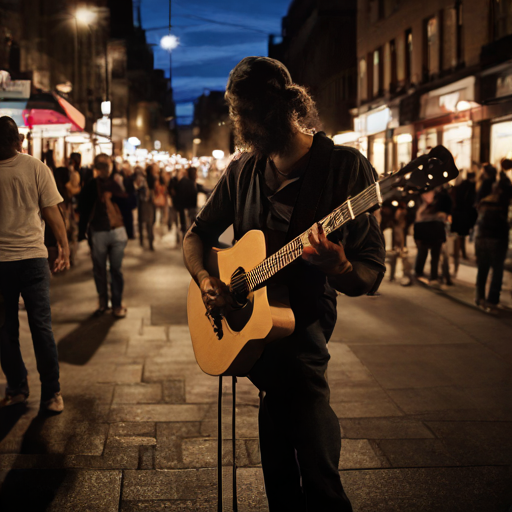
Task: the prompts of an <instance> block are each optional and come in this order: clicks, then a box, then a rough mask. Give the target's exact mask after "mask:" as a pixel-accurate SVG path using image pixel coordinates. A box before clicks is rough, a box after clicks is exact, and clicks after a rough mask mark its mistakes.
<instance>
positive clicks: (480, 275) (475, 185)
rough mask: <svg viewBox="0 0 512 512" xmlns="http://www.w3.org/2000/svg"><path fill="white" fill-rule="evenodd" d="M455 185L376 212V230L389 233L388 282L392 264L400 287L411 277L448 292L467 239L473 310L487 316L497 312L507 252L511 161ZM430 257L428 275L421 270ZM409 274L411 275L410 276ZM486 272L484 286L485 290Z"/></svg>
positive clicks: (397, 198)
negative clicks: (411, 252)
mask: <svg viewBox="0 0 512 512" xmlns="http://www.w3.org/2000/svg"><path fill="white" fill-rule="evenodd" d="M462 175H463V173H461V179H460V180H459V181H458V182H457V183H456V184H455V185H451V184H446V185H444V186H441V187H438V188H437V189H435V190H433V191H429V192H426V193H424V194H422V195H420V196H411V195H407V196H406V198H405V196H404V197H402V196H401V195H400V194H398V195H397V196H393V197H390V198H388V199H387V200H386V201H385V202H384V204H383V208H382V212H381V229H382V230H383V231H384V230H386V229H387V228H391V230H392V231H391V233H392V242H391V245H392V250H391V251H390V252H389V261H390V263H391V271H390V280H394V279H395V273H396V266H397V260H398V259H401V260H402V264H403V277H402V278H401V281H400V283H401V284H403V285H409V284H411V283H412V279H413V277H416V279H417V280H418V281H419V282H421V283H423V284H426V285H429V286H432V287H435V288H439V287H442V286H452V285H453V278H455V277H456V276H457V273H458V271H459V266H460V260H461V258H462V259H463V260H469V259H470V257H469V255H468V250H467V241H468V238H469V239H470V240H471V241H472V242H474V255H475V263H476V267H477V278H476V288H475V304H476V305H477V306H478V307H480V308H481V309H482V310H484V311H486V312H488V313H494V312H496V309H497V308H499V307H500V294H501V289H502V284H503V276H504V270H505V262H506V258H507V251H508V248H509V230H510V226H511V218H512V217H511V212H510V209H511V199H512V182H511V178H512V160H510V159H506V158H504V159H502V161H501V163H500V170H499V171H498V169H496V167H494V166H493V165H491V164H488V163H487V164H484V165H482V166H481V167H480V168H479V169H478V170H477V172H467V173H466V177H465V178H464V179H462ZM410 231H412V233H413V238H414V242H415V244H416V248H417V252H416V260H415V263H414V267H413V266H412V265H411V263H410V262H409V259H408V248H407V234H408V233H409V232H410ZM429 255H430V273H429V275H428V276H427V275H426V274H425V265H426V262H427V259H428V256H429ZM413 268H414V272H413ZM491 271H492V275H491V279H490V284H489V286H488V285H487V281H488V278H489V274H490V273H491Z"/></svg>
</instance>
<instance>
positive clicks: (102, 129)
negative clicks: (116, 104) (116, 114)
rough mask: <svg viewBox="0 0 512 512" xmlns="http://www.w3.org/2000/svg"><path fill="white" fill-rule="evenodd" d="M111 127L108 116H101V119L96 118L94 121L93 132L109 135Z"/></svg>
mask: <svg viewBox="0 0 512 512" xmlns="http://www.w3.org/2000/svg"><path fill="white" fill-rule="evenodd" d="M111 129H112V126H111V120H110V118H108V117H102V118H101V119H98V121H96V130H95V132H96V133H97V134H99V135H105V136H107V137H110V133H111Z"/></svg>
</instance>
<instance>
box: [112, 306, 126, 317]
mask: <svg viewBox="0 0 512 512" xmlns="http://www.w3.org/2000/svg"><path fill="white" fill-rule="evenodd" d="M127 312H128V310H127V309H126V308H125V307H123V306H120V307H118V308H114V309H113V311H112V314H113V315H114V316H115V317H116V318H124V317H125V316H126V313H127Z"/></svg>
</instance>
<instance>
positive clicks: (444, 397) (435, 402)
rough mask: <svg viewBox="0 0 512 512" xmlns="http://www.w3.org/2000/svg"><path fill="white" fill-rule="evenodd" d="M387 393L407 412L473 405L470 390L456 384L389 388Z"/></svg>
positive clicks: (451, 408)
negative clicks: (415, 387)
mask: <svg viewBox="0 0 512 512" xmlns="http://www.w3.org/2000/svg"><path fill="white" fill-rule="evenodd" d="M388 393H389V396H390V397H391V399H392V400H393V401H394V402H395V403H396V404H397V405H398V406H399V407H400V408H401V409H402V410H403V411H404V412H406V413H407V414H421V413H422V412H428V411H438V410H442V409H448V410H455V409H471V408H472V407H474V400H473V398H472V396H471V392H470V391H466V390H463V389H461V388H459V387H456V386H447V387H436V388H420V389H391V390H389V391H388Z"/></svg>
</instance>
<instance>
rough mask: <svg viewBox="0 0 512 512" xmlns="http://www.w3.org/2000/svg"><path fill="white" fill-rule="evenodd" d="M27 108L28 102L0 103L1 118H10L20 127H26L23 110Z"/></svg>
mask: <svg viewBox="0 0 512 512" xmlns="http://www.w3.org/2000/svg"><path fill="white" fill-rule="evenodd" d="M26 106H27V100H18V101H0V117H2V116H9V117H12V119H14V122H15V123H16V124H17V125H18V127H20V126H25V122H24V121H23V110H25V108H26Z"/></svg>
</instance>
